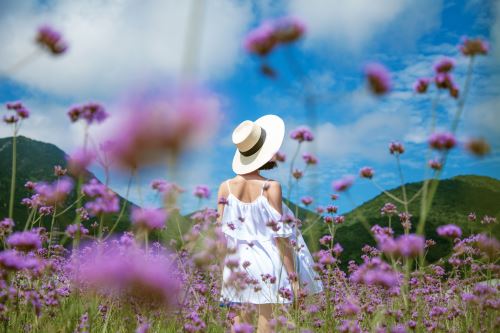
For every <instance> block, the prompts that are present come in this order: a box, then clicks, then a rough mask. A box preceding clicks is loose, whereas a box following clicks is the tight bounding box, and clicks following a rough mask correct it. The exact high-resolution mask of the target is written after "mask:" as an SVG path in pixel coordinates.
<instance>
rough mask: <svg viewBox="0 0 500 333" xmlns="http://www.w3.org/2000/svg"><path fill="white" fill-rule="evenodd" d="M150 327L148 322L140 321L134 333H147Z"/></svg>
mask: <svg viewBox="0 0 500 333" xmlns="http://www.w3.org/2000/svg"><path fill="white" fill-rule="evenodd" d="M150 328H151V325H149V323H142V324H141V325H139V327H137V329H136V330H135V333H148V332H149V329H150Z"/></svg>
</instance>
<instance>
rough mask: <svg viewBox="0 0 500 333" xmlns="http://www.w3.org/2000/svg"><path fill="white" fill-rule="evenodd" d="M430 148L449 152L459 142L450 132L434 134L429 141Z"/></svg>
mask: <svg viewBox="0 0 500 333" xmlns="http://www.w3.org/2000/svg"><path fill="white" fill-rule="evenodd" d="M428 142H429V146H431V147H432V148H434V149H437V150H449V149H451V148H453V147H455V145H456V143H457V141H456V139H455V136H454V135H453V134H452V133H450V132H441V133H433V134H431V135H430V136H429V139H428Z"/></svg>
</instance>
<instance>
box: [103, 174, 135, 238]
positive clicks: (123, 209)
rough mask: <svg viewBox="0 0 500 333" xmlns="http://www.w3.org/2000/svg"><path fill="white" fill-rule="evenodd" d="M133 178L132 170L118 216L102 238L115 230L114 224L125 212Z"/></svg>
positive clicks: (116, 223)
mask: <svg viewBox="0 0 500 333" xmlns="http://www.w3.org/2000/svg"><path fill="white" fill-rule="evenodd" d="M133 179H134V171H132V172H131V173H130V177H129V179H128V184H127V192H126V193H125V200H124V202H123V206H122V209H121V210H120V214H119V215H118V217H117V219H116V221H115V224H113V226H112V227H111V229H110V230H109V232H108V235H107V236H106V237H105V238H104V240H106V239H108V237H109V236H111V235H112V234H113V231H115V228H116V226H117V225H118V223H119V222H120V220H121V218H122V216H123V214H124V213H125V207H126V206H127V202H128V196H129V194H130V187H131V186H132V180H133Z"/></svg>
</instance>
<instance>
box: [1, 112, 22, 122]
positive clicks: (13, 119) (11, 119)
mask: <svg viewBox="0 0 500 333" xmlns="http://www.w3.org/2000/svg"><path fill="white" fill-rule="evenodd" d="M3 121H4V123H6V124H15V123H17V122H18V121H19V117H18V116H16V115H14V114H13V115H7V116H3Z"/></svg>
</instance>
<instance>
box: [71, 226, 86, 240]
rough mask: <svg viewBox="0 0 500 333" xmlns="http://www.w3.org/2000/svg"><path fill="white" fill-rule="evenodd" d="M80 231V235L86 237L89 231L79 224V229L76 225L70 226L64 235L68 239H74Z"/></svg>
mask: <svg viewBox="0 0 500 333" xmlns="http://www.w3.org/2000/svg"><path fill="white" fill-rule="evenodd" d="M78 230H80V235H88V234H89V229H87V228H85V227H84V226H83V225H82V224H80V228H78V224H70V225H68V226H67V227H66V234H67V235H68V237H70V238H75V236H76V235H77V233H78Z"/></svg>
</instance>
